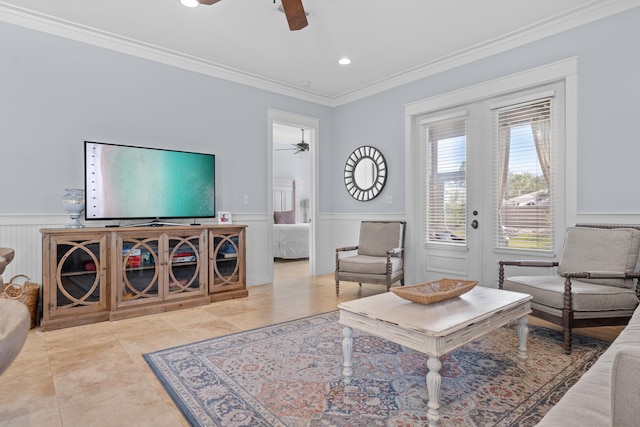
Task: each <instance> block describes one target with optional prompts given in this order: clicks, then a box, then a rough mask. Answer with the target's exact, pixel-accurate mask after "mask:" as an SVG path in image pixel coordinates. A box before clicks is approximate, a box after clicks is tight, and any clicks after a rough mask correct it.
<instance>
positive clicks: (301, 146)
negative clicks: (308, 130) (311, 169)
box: [276, 129, 309, 154]
mask: <svg viewBox="0 0 640 427" xmlns="http://www.w3.org/2000/svg"><path fill="white" fill-rule="evenodd" d="M300 130H301V131H302V141H300V142H298V143H297V144H291V145H292V146H293V148H278V149H277V150H276V151H284V150H296V151H295V152H294V153H293V154H298V153H302V152H305V151H309V144H307V143H306V142H304V129H300Z"/></svg>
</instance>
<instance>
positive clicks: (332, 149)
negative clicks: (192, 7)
mask: <svg viewBox="0 0 640 427" xmlns="http://www.w3.org/2000/svg"><path fill="white" fill-rule="evenodd" d="M0 40H3V43H0V72H1V73H2V75H1V80H0V84H1V85H2V91H1V96H0V120H1V125H0V141H1V145H2V150H1V151H0V170H1V171H2V177H3V180H6V179H9V180H10V182H11V184H12V185H10V186H8V187H3V190H2V195H1V198H0V200H1V202H0V214H22V213H35V214H43V213H44V214H46V213H56V214H58V213H61V207H60V197H61V196H62V192H63V189H64V188H70V187H82V185H83V182H82V180H83V160H82V155H83V153H82V142H83V141H84V140H85V139H86V140H95V141H104V142H113V143H120V144H132V145H144V146H152V147H160V148H170V149H183V150H189V151H202V152H211V153H215V154H216V156H217V161H218V164H217V166H218V174H217V175H218V180H219V181H218V183H219V185H218V200H217V204H218V207H219V209H223V210H229V211H234V212H242V213H266V210H267V209H266V208H267V200H268V198H267V192H266V188H267V187H266V185H267V184H266V183H267V178H268V177H267V164H266V163H267V162H266V159H267V126H266V122H267V117H266V114H267V109H268V108H273V109H276V110H281V111H287V112H292V113H296V114H300V115H304V116H308V117H315V118H318V119H320V126H321V128H320V141H319V144H320V146H321V149H320V150H319V155H320V159H319V162H320V170H319V174H320V181H319V195H318V197H319V211H320V212H321V213H360V212H367V213H371V212H373V213H376V212H379V213H403V212H404V209H405V201H406V197H407V195H406V194H405V192H404V182H405V177H404V155H405V154H404V138H405V135H404V134H405V130H404V105H405V104H407V103H411V102H414V101H417V100H420V99H424V98H428V97H431V96H434V95H437V94H441V93H446V92H449V91H452V90H456V89H460V88H464V87H467V86H470V85H473V84H476V83H480V82H485V81H487V80H492V79H495V78H499V77H502V76H506V75H509V74H513V73H516V72H519V71H523V70H527V69H530V68H534V67H537V66H540V65H545V64H548V63H552V62H555V61H558V60H562V59H566V58H569V57H574V56H575V57H577V58H578V97H579V110H578V139H579V143H578V145H579V146H578V183H579V184H578V199H577V200H578V206H577V208H578V211H579V212H612V213H636V214H637V213H640V194H639V193H638V191H636V190H635V183H636V182H637V172H636V167H635V166H636V161H637V159H638V158H639V157H640V143H638V141H637V139H638V138H637V133H638V132H637V116H638V111H639V109H638V100H639V99H640V84H639V83H638V70H639V69H640V55H638V50H637V43H638V40H640V8H635V9H631V10H629V11H627V12H624V13H621V14H618V15H614V16H611V17H609V18H605V19H602V20H600V21H596V22H594V23H590V24H587V25H584V26H581V27H578V28H576V29H573V30H569V31H566V32H564V33H561V34H558V35H555V36H551V37H548V38H546V39H543V40H539V41H537V42H534V43H530V44H527V45H525V46H522V47H518V48H514V49H512V50H509V51H506V52H503V53H500V54H497V55H493V56H491V57H488V58H485V59H482V60H478V61H475V62H473V63H470V64H467V65H464V66H460V67H457V68H455V69H452V70H449V71H446V72H443V73H439V74H436V75H433V76H430V77H427V78H424V79H421V80H419V81H415V82H412V83H409V84H405V85H403V86H400V87H397V88H394V89H390V90H387V91H385V92H382V93H379V94H376V95H373V96H369V97H367V98H364V99H361V100H358V101H354V102H351V103H348V104H345V105H341V106H339V107H336V108H329V107H326V106H322V105H318V104H314V103H312V102H307V101H302V100H299V99H295V98H292V97H288V96H283V95H278V94H275V93H272V92H269V91H265V90H261V89H256V88H252V87H247V86H243V85H241V84H237V83H233V82H228V81H224V80H221V79H217V78H214V77H210V76H205V75H201V74H197V73H194V72H190V71H187V70H183V69H179V68H174V67H171V66H168V65H163V64H159V63H156V62H153V61H149V60H145V59H140V58H135V57H132V56H129V55H126V54H122V53H118V52H114V51H110V50H107V49H103V48H99V47H95V46H90V45H87V44H83V43H80V42H76V41H72V40H67V39H64V38H60V37H57V36H52V35H48V34H44V33H41V32H38V31H34V30H29V29H25V28H22V27H18V26H15V25H11V24H6V23H0ZM4 41H11V42H10V43H8V42H4ZM365 144H367V145H373V146H375V147H377V148H378V149H380V150H381V151H382V152H383V154H384V155H385V157H386V159H387V163H388V166H389V181H388V183H387V186H386V187H385V189H384V191H383V194H382V196H381V197H379V198H378V199H376V200H374V201H371V202H368V203H360V202H356V201H354V200H353V199H352V198H351V197H350V196H349V195H348V193H347V192H346V191H345V190H344V186H343V183H342V168H343V167H344V163H345V160H346V158H347V157H348V155H349V153H350V152H351V151H352V150H353V149H354V148H356V147H358V146H360V145H365ZM247 154H250V155H247ZM243 195H249V197H250V200H251V203H250V204H248V205H245V204H243V203H242V197H243ZM387 195H391V196H392V197H393V203H392V204H386V203H385V196H387Z"/></svg>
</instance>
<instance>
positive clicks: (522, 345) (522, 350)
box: [518, 316, 529, 364]
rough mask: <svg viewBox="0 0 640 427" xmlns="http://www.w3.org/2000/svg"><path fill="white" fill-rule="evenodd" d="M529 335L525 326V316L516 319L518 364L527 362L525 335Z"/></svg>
mask: <svg viewBox="0 0 640 427" xmlns="http://www.w3.org/2000/svg"><path fill="white" fill-rule="evenodd" d="M528 334H529V327H528V326H527V316H522V317H521V318H519V319H518V341H519V346H518V357H519V358H520V362H521V363H522V364H524V362H525V361H526V360H527V335H528Z"/></svg>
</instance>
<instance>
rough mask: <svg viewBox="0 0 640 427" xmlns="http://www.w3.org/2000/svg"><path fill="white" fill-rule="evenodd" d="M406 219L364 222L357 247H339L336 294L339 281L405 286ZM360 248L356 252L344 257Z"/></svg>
mask: <svg viewBox="0 0 640 427" xmlns="http://www.w3.org/2000/svg"><path fill="white" fill-rule="evenodd" d="M405 233H406V222H405V221H362V223H361V224H360V237H359V242H358V246H346V247H342V248H336V272H335V278H336V296H337V295H339V294H340V281H341V280H343V281H349V282H358V284H359V285H360V286H362V283H373V284H380V285H386V286H387V291H388V290H389V288H391V285H392V284H394V283H396V282H398V281H400V286H404V240H405ZM353 251H357V253H356V255H351V256H342V257H341V254H343V253H344V252H353Z"/></svg>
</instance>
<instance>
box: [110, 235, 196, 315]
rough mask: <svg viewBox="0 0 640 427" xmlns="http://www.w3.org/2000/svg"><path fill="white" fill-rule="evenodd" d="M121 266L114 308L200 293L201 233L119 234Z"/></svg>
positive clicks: (117, 245)
mask: <svg viewBox="0 0 640 427" xmlns="http://www.w3.org/2000/svg"><path fill="white" fill-rule="evenodd" d="M116 248H117V250H119V251H120V252H121V263H120V271H119V277H118V279H119V280H120V282H116V284H117V285H119V286H120V287H121V289H120V291H118V292H117V298H116V306H117V307H124V306H133V305H139V304H146V303H150V302H156V301H165V300H168V299H177V298H186V297H188V296H192V295H193V294H194V293H196V292H201V293H203V294H204V286H203V281H202V277H206V275H205V273H203V270H202V269H203V268H204V267H205V264H204V263H203V262H202V258H203V254H202V251H203V249H204V248H205V244H204V233H203V232H200V233H199V234H196V235H195V236H194V235H186V236H181V235H173V234H172V235H167V234H160V235H158V233H152V234H145V233H135V234H134V233H128V232H127V233H120V234H119V237H118V239H117V244H116Z"/></svg>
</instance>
